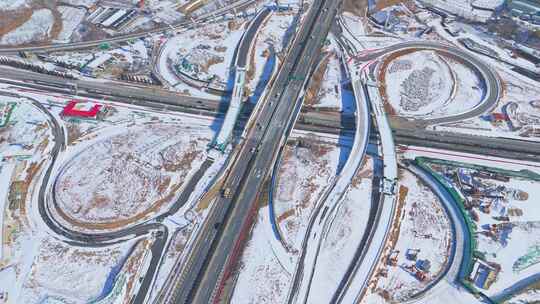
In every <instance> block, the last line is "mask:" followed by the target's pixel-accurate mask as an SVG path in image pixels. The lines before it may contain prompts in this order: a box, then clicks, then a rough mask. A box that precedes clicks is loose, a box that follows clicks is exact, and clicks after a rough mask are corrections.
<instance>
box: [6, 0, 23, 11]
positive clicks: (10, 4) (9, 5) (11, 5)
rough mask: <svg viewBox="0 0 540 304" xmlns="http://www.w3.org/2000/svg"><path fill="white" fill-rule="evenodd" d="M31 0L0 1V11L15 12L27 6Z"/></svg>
mask: <svg viewBox="0 0 540 304" xmlns="http://www.w3.org/2000/svg"><path fill="white" fill-rule="evenodd" d="M28 2H30V0H0V11H3V10H6V11H9V10H13V9H17V8H20V7H22V6H25V5H27V4H28Z"/></svg>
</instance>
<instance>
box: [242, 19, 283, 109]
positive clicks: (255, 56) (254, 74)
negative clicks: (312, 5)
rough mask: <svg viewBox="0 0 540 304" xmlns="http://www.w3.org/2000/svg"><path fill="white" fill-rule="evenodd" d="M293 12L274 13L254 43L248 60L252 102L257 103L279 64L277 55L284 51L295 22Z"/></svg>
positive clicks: (247, 81) (261, 28)
mask: <svg viewBox="0 0 540 304" xmlns="http://www.w3.org/2000/svg"><path fill="white" fill-rule="evenodd" d="M293 18H294V16H293V12H292V11H291V12H282V13H278V12H274V13H273V14H272V16H271V17H270V18H269V19H267V21H266V23H264V24H262V25H261V27H260V29H259V34H258V35H257V37H256V38H255V41H254V42H253V50H252V52H251V55H252V58H250V60H248V64H249V69H248V74H247V76H248V77H247V79H246V88H247V90H248V91H249V93H251V97H252V98H251V101H253V102H256V101H257V99H258V98H259V97H260V94H262V91H263V90H264V89H265V86H266V84H267V83H268V81H269V79H270V77H271V76H272V72H273V71H274V70H275V68H276V67H277V65H278V64H279V57H278V56H276V53H279V52H281V51H283V48H284V45H285V43H286V40H287V39H288V37H289V38H290V35H287V31H288V30H290V28H291V26H292V21H293Z"/></svg>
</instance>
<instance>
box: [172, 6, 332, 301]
mask: <svg viewBox="0 0 540 304" xmlns="http://www.w3.org/2000/svg"><path fill="white" fill-rule="evenodd" d="M337 3H339V1H328V2H326V1H321V0H318V1H315V2H314V3H313V4H312V8H311V9H310V12H309V14H308V16H306V21H304V24H303V25H302V27H301V29H300V31H299V33H298V34H297V37H296V39H295V40H294V42H293V45H292V46H291V48H290V51H289V53H288V55H287V58H286V60H285V61H284V63H283V65H282V66H281V67H280V70H279V72H278V75H277V77H276V80H275V82H274V85H273V86H272V88H271V89H270V91H269V95H268V96H267V97H268V98H266V99H265V100H263V101H262V102H264V104H263V106H262V109H261V111H260V112H259V113H255V115H256V116H255V117H256V120H255V123H254V124H253V125H249V126H250V127H249V132H248V135H247V137H246V139H245V140H244V142H243V144H242V147H241V148H240V151H239V153H238V157H237V158H236V161H235V162H234V164H233V166H232V168H231V171H230V174H229V176H228V178H227V180H226V182H225V186H224V187H226V188H229V189H231V193H232V194H233V198H232V200H231V199H228V198H225V197H221V198H219V199H217V200H216V201H215V202H214V204H213V206H215V208H212V210H211V213H210V214H209V216H208V218H207V222H206V223H205V226H204V227H203V230H202V233H201V235H200V237H199V240H198V242H197V245H196V246H195V248H194V250H192V251H191V256H190V258H189V259H188V262H187V263H186V268H185V269H184V271H183V275H182V276H181V278H180V280H179V285H178V286H179V291H178V293H177V295H176V299H175V301H174V302H175V303H210V302H211V301H212V300H214V299H215V298H214V297H215V296H218V295H217V294H219V292H220V290H219V288H220V280H221V281H222V280H223V278H224V277H225V278H226V277H227V273H228V272H229V271H230V267H231V265H232V264H234V262H235V259H236V258H237V254H238V249H239V247H240V242H239V241H240V240H239V235H241V232H242V230H243V229H244V231H245V228H246V226H249V224H250V222H249V220H250V218H249V216H248V215H249V214H250V211H252V210H254V207H256V197H257V195H258V193H259V190H260V189H261V188H262V187H261V185H262V182H263V180H264V178H265V176H266V175H267V173H268V171H269V170H270V169H271V167H272V164H273V162H274V160H275V155H276V152H277V150H278V149H279V147H280V146H281V145H282V144H283V143H284V142H285V139H286V135H287V134H286V130H290V129H292V128H291V126H292V124H293V123H294V121H295V119H296V117H297V114H298V113H299V110H300V107H301V100H300V99H299V98H298V97H299V95H300V93H301V91H302V90H303V88H304V86H305V82H306V79H307V77H308V74H309V72H310V70H311V66H312V65H313V63H314V61H315V60H316V59H317V57H318V55H319V53H320V47H321V46H322V43H323V42H324V41H323V40H324V38H325V37H326V35H327V32H328V28H329V25H330V22H331V20H332V19H333V18H334V16H335V14H336V8H337V5H336V4H337ZM255 210H256V209H255ZM216 228H217V229H216Z"/></svg>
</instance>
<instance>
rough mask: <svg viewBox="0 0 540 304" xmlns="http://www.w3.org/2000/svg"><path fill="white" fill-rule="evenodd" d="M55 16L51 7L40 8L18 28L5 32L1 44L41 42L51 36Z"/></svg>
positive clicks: (0, 40)
mask: <svg viewBox="0 0 540 304" xmlns="http://www.w3.org/2000/svg"><path fill="white" fill-rule="evenodd" d="M53 23H54V16H53V13H52V12H51V10H49V9H45V8H44V9H39V10H36V11H34V12H33V13H32V17H30V19H28V20H27V21H26V22H25V23H24V24H23V25H21V26H19V27H18V28H17V29H15V30H13V31H11V32H9V33H7V34H5V35H4V36H2V39H0V44H9V45H16V44H23V43H31V42H39V41H43V40H46V39H49V38H51V37H50V35H51V30H52V26H53Z"/></svg>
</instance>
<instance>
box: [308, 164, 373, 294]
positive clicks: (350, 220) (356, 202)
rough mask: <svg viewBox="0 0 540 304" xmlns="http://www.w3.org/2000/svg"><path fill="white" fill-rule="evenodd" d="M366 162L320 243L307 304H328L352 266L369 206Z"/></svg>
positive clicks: (370, 174) (369, 168) (369, 170)
mask: <svg viewBox="0 0 540 304" xmlns="http://www.w3.org/2000/svg"><path fill="white" fill-rule="evenodd" d="M366 160H367V161H365V162H364V164H363V166H362V168H361V169H360V170H359V172H358V173H357V175H356V177H355V178H354V180H353V183H352V185H351V187H350V188H349V190H348V191H347V193H346V194H345V195H344V197H343V201H342V202H341V203H340V205H339V209H338V211H337V212H336V214H335V218H334V219H333V221H332V225H331V226H330V229H329V230H328V233H327V235H326V236H325V238H324V239H323V241H322V246H321V251H320V253H319V257H318V259H317V267H316V269H315V271H314V274H313V283H312V284H311V288H310V290H311V293H310V297H309V300H308V302H309V303H321V304H322V303H329V302H330V301H331V299H332V296H333V294H334V292H335V291H336V290H337V287H338V284H339V283H340V280H341V278H343V277H344V275H345V272H346V271H347V269H348V267H349V266H350V265H351V264H352V263H354V262H355V261H354V254H355V252H356V250H358V246H359V243H360V241H361V240H362V237H363V236H364V233H365V229H366V228H367V224H368V216H369V212H370V209H371V203H372V202H371V200H372V197H371V191H372V178H373V160H372V159H371V158H367V159H366Z"/></svg>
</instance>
